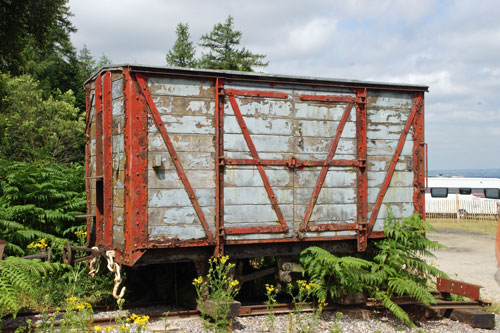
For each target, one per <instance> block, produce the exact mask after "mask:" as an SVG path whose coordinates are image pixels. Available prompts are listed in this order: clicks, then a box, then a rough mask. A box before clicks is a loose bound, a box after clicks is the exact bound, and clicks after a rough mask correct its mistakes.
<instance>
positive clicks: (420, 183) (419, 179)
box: [412, 93, 428, 219]
mask: <svg viewBox="0 0 500 333" xmlns="http://www.w3.org/2000/svg"><path fill="white" fill-rule="evenodd" d="M423 100H424V94H423V93H420V94H417V95H416V96H415V97H414V104H417V103H420V104H421V107H420V108H418V109H417V112H416V114H415V118H414V120H413V152H412V153H413V174H414V176H413V185H414V192H413V204H414V208H415V212H416V213H419V214H420V216H422V218H423V219H425V189H426V187H427V170H428V169H427V154H426V150H427V144H426V143H425V137H424V126H425V124H424V103H423ZM423 147H425V150H424V149H422V148H423ZM424 160H425V161H424Z"/></svg>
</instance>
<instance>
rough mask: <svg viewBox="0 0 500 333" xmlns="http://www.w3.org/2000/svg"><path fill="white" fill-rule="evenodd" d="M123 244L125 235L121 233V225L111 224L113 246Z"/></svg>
mask: <svg viewBox="0 0 500 333" xmlns="http://www.w3.org/2000/svg"><path fill="white" fill-rule="evenodd" d="M124 244H125V237H124V233H123V226H122V225H117V224H113V246H123V245H124Z"/></svg>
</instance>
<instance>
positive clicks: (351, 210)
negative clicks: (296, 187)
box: [295, 204, 357, 223]
mask: <svg viewBox="0 0 500 333" xmlns="http://www.w3.org/2000/svg"><path fill="white" fill-rule="evenodd" d="M306 209H307V205H295V221H303V220H304V216H305V212H306ZM356 217H357V207H356V204H339V205H331V204H327V205H323V204H316V206H314V209H313V212H312V214H311V218H310V219H309V221H310V222H330V221H340V222H342V221H345V222H348V223H349V222H354V221H356Z"/></svg>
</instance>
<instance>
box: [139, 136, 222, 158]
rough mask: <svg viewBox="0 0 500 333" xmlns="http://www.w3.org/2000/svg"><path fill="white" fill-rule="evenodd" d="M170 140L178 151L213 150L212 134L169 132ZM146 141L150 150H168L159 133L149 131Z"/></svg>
mask: <svg viewBox="0 0 500 333" xmlns="http://www.w3.org/2000/svg"><path fill="white" fill-rule="evenodd" d="M169 136H170V140H172V144H173V145H174V148H175V151H176V152H177V153H179V152H211V153H212V152H215V144H214V136H213V135H200V134H171V133H169ZM148 143H149V151H150V152H165V151H168V149H167V146H166V145H165V142H164V141H163V138H162V137H161V135H160V133H149V134H148Z"/></svg>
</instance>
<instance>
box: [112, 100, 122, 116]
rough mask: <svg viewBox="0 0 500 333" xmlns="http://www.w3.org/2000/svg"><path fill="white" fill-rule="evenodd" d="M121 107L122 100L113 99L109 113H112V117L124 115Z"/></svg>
mask: <svg viewBox="0 0 500 333" xmlns="http://www.w3.org/2000/svg"><path fill="white" fill-rule="evenodd" d="M123 105H124V99H123V98H118V99H114V100H113V101H112V102H111V112H112V115H113V117H115V116H123V115H125V109H124V107H123Z"/></svg>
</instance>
